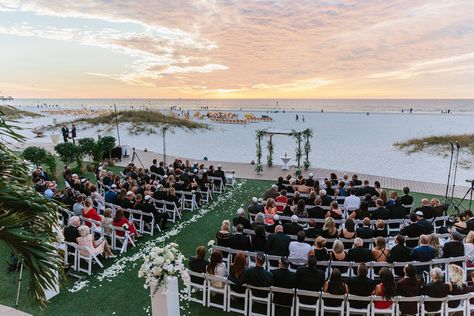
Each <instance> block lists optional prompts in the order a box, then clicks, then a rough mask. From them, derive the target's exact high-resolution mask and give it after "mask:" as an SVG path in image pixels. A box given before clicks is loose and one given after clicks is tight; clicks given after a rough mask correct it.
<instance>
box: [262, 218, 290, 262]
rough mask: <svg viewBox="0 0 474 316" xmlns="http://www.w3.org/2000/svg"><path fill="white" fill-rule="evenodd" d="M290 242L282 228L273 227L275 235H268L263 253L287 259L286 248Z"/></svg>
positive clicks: (287, 252) (279, 226)
mask: <svg viewBox="0 0 474 316" xmlns="http://www.w3.org/2000/svg"><path fill="white" fill-rule="evenodd" d="M290 241H291V238H290V237H289V236H288V235H285V234H284V233H283V226H281V225H278V226H277V227H275V233H274V234H271V235H269V236H268V238H267V244H266V245H265V252H266V253H267V254H269V255H275V256H280V257H287V256H288V254H289V251H288V247H289V245H290Z"/></svg>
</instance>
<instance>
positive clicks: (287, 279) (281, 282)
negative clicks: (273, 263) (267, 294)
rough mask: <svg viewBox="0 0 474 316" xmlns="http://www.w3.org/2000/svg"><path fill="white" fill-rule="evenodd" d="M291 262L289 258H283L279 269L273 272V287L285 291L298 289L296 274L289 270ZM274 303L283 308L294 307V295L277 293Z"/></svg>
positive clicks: (274, 296) (279, 263)
mask: <svg viewBox="0 0 474 316" xmlns="http://www.w3.org/2000/svg"><path fill="white" fill-rule="evenodd" d="M289 265H290V261H289V260H288V258H285V257H281V258H280V261H279V262H278V269H275V270H272V274H273V285H274V286H277V287H282V288H285V289H294V288H295V287H296V273H294V272H291V271H289V270H288V267H289ZM273 303H275V304H278V305H283V306H292V304H293V295H291V294H284V293H275V294H274V295H273Z"/></svg>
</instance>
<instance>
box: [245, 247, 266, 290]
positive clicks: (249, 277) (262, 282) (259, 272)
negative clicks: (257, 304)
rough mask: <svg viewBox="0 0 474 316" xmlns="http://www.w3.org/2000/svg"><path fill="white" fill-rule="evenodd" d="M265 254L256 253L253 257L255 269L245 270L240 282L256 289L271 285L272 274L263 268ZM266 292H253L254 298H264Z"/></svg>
mask: <svg viewBox="0 0 474 316" xmlns="http://www.w3.org/2000/svg"><path fill="white" fill-rule="evenodd" d="M264 265H265V254H263V253H261V252H258V253H257V255H256V256H255V267H253V268H250V269H247V270H245V272H244V274H243V275H242V279H241V280H240V282H242V283H246V284H248V285H251V286H256V287H269V286H272V285H273V274H272V273H271V272H269V271H267V270H265V268H264V267H263V266H264ZM267 293H268V292H267V291H254V294H255V295H256V296H261V297H262V296H266V295H267Z"/></svg>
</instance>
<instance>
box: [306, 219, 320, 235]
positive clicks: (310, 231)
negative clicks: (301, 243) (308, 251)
mask: <svg viewBox="0 0 474 316" xmlns="http://www.w3.org/2000/svg"><path fill="white" fill-rule="evenodd" d="M304 232H305V234H306V238H316V237H317V236H319V234H321V231H320V230H319V229H316V222H315V221H314V219H310V220H309V221H308V228H305V229H304Z"/></svg>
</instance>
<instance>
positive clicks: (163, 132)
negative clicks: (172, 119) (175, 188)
mask: <svg viewBox="0 0 474 316" xmlns="http://www.w3.org/2000/svg"><path fill="white" fill-rule="evenodd" d="M168 128H169V125H165V126H163V127H162V128H161V135H162V136H163V164H164V165H165V166H166V131H167V130H168Z"/></svg>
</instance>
